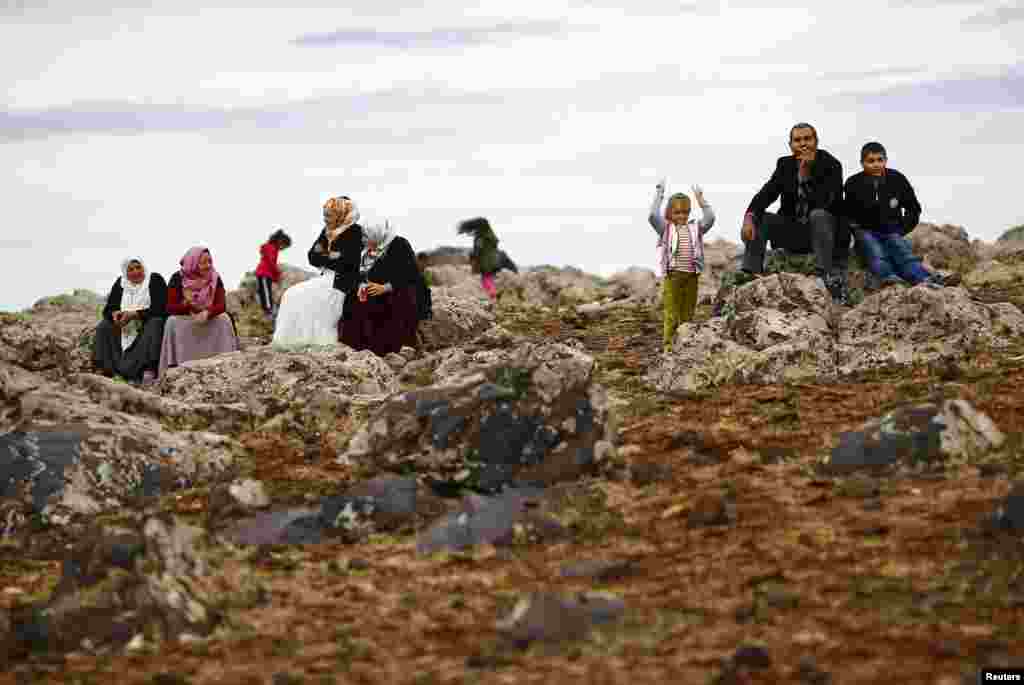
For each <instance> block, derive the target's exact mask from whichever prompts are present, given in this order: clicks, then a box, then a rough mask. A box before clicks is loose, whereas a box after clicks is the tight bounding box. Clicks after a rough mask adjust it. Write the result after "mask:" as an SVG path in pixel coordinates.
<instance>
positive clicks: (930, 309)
mask: <svg viewBox="0 0 1024 685" xmlns="http://www.w3.org/2000/svg"><path fill="white" fill-rule="evenodd" d="M1022 333H1024V314H1022V313H1021V311H1020V310H1019V309H1018V308H1017V307H1015V306H1014V305H1012V304H1009V303H1005V302H1001V303H996V304H981V303H979V302H975V301H974V300H972V299H971V296H970V294H969V293H968V292H967V291H966V290H964V289H963V288H941V289H930V288H926V287H921V286H918V287H915V288H887V289H885V290H882V291H881V292H878V293H875V294H873V295H870V296H869V297H867V298H865V299H864V301H863V302H862V303H861V304H860V305H859V306H857V307H856V308H855V309H853V310H852V311H850V312H848V313H846V314H845V315H844V316H843V317H842V319H841V320H840V324H839V346H838V350H839V360H838V363H839V371H840V373H851V372H854V371H862V370H865V369H870V368H872V367H875V366H881V365H887V364H912V363H919V362H927V361H931V360H934V359H939V358H953V357H959V356H962V355H963V354H965V353H967V352H968V351H969V350H971V349H972V348H973V347H975V346H976V345H986V346H991V347H997V348H998V347H1005V346H1006V345H1008V344H1010V343H1012V342H1013V341H1014V340H1015V339H1019V337H1020V335H1021V334H1022Z"/></svg>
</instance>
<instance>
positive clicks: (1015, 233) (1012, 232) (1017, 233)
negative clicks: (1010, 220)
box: [998, 224, 1024, 242]
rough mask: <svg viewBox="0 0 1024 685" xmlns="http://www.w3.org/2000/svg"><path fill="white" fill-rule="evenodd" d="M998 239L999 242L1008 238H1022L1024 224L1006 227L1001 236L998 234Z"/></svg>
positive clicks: (1023, 235)
mask: <svg viewBox="0 0 1024 685" xmlns="http://www.w3.org/2000/svg"><path fill="white" fill-rule="evenodd" d="M998 240H999V241H1001V242H1005V241H1008V240H1024V224H1020V225H1019V226H1014V227H1013V228H1009V229H1007V230H1006V231H1005V232H1004V233H1003V234H1002V235H1001V236H999V238H998Z"/></svg>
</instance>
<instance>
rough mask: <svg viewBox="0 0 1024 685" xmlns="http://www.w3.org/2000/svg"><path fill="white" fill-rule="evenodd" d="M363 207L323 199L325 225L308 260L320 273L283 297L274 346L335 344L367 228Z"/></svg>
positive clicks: (342, 199) (338, 199) (344, 200)
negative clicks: (363, 222) (363, 223)
mask: <svg viewBox="0 0 1024 685" xmlns="http://www.w3.org/2000/svg"><path fill="white" fill-rule="evenodd" d="M358 222H359V210H358V209H357V208H356V205H355V203H354V202H352V200H351V199H350V198H348V197H345V196H341V197H332V198H331V199H329V200H328V201H327V202H326V203H325V204H324V228H323V230H322V231H321V232H320V235H319V237H317V239H316V242H314V243H313V247H311V248H310V250H309V263H310V264H312V265H313V266H315V267H318V268H319V269H320V276H317V277H314V278H311V279H309V280H307V281H303V282H302V283H298V284H296V285H293V286H292V287H290V288H288V289H287V290H285V291H284V293H283V294H282V296H281V305H280V309H279V310H278V313H277V321H276V323H275V325H274V340H273V344H274V345H281V346H290V345H333V344H337V342H338V321H339V319H341V314H342V311H343V309H344V305H345V293H346V291H349V290H352V289H353V288H354V286H355V283H356V279H357V277H358V273H359V253H360V249H361V247H362V227H361V226H360V225H359V223H358Z"/></svg>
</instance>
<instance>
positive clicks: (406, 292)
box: [341, 222, 421, 356]
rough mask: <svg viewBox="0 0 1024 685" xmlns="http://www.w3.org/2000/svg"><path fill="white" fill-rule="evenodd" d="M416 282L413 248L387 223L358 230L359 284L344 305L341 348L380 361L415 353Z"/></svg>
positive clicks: (418, 278) (417, 281)
mask: <svg viewBox="0 0 1024 685" xmlns="http://www.w3.org/2000/svg"><path fill="white" fill-rule="evenodd" d="M420 278H421V276H420V270H419V267H418V266H417V265H416V253H415V252H413V249H412V245H410V244H409V241H408V240H406V239H405V238H403V237H402V236H398V235H395V233H394V231H393V230H392V228H391V225H390V223H387V222H385V223H383V224H376V225H373V226H370V227H367V228H365V229H363V241H362V250H361V252H360V258H359V284H358V285H357V286H356V289H355V291H354V292H355V294H356V297H349V299H348V301H346V302H345V316H344V319H345V321H344V324H343V326H342V333H341V342H343V343H344V344H346V345H348V346H349V347H351V348H353V349H355V350H372V351H373V353H374V354H377V355H380V356H384V355H385V354H388V353H389V352H398V351H400V350H401V349H402V348H403V347H416V328H417V325H418V324H419V318H418V316H417V314H418V307H417V298H418V297H419V281H420Z"/></svg>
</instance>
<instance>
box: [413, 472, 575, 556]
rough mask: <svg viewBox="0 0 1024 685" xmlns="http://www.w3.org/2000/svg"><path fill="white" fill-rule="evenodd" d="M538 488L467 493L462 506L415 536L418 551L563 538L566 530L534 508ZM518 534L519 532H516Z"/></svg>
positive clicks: (538, 501)
mask: <svg viewBox="0 0 1024 685" xmlns="http://www.w3.org/2000/svg"><path fill="white" fill-rule="evenodd" d="M542 496H543V490H542V489H540V488H523V489H515V488H514V489H508V490H506V491H504V492H502V493H501V494H499V495H496V496H494V497H482V496H480V495H468V496H466V497H465V498H463V500H462V503H461V506H460V507H459V508H458V509H457V510H456V511H453V512H450V513H449V514H447V515H446V516H444V517H442V518H440V519H439V520H437V521H436V522H434V524H433V525H431V526H430V528H428V529H427V530H425V531H423V532H422V533H421V534H420V535H419V536H418V538H417V541H416V551H417V552H418V553H420V554H433V553H435V552H458V551H462V550H465V549H468V548H470V547H473V546H476V545H484V544H490V545H495V546H501V545H510V544H512V543H513V542H515V541H516V540H517V537H519V538H522V539H542V540H555V539H564V538H566V537H567V536H568V533H567V531H566V529H565V528H563V527H562V525H561V524H560V523H559V522H558V521H556V520H554V519H553V518H550V517H547V516H545V515H543V514H541V513H540V512H539V511H536V508H537V505H538V504H539V503H540V501H541V498H542ZM517 534H518V535H517Z"/></svg>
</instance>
